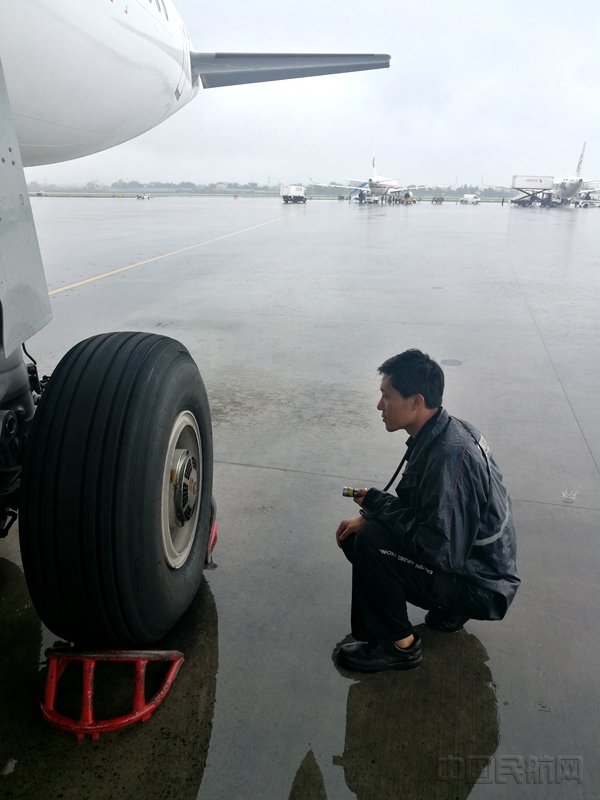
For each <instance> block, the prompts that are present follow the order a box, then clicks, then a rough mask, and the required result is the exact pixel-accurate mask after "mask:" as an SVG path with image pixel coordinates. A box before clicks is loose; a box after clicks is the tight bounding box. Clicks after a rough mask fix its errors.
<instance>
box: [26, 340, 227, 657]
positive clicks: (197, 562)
mask: <svg viewBox="0 0 600 800" xmlns="http://www.w3.org/2000/svg"><path fill="white" fill-rule="evenodd" d="M185 410H188V411H190V412H191V413H192V414H193V415H194V417H195V419H196V421H197V424H198V428H199V432H200V441H201V447H202V486H201V490H200V497H199V502H200V503H201V506H200V510H199V519H198V526H197V528H196V533H195V537H194V540H193V544H192V547H191V550H190V553H189V555H188V557H187V560H186V561H185V563H184V564H183V566H181V567H180V568H179V569H172V568H171V567H170V566H169V564H168V563H167V561H166V558H165V553H164V547H163V540H162V514H161V508H162V485H163V482H164V478H163V476H164V467H165V458H166V453H167V447H168V441H169V436H170V433H171V430H172V427H173V422H174V420H175V418H176V417H177V415H178V414H179V413H180V412H181V411H185ZM212 473H213V458H212V431H211V423H210V411H209V407H208V400H207V397H206V391H205V389H204V384H203V382H202V378H201V377H200V373H199V371H198V368H197V366H196V364H195V362H194V361H193V359H192V357H191V356H190V354H189V352H188V351H187V350H186V348H185V347H184V346H183V345H182V344H181V343H180V342H177V341H175V340H174V339H169V338H167V337H165V336H156V335H155V334H148V333H107V334H101V335H99V336H93V337H92V338H90V339H87V340H86V341H83V342H80V343H79V344H77V345H76V346H75V347H73V348H72V350H70V351H69V352H68V353H67V354H66V355H65V356H64V358H63V359H62V360H61V362H60V363H59V364H58V366H57V368H56V370H55V371H54V373H53V375H52V377H51V379H50V381H49V383H48V386H47V388H46V389H45V391H44V393H43V395H42V398H41V400H40V404H39V407H38V409H37V411H36V414H35V417H34V421H33V427H32V430H31V433H30V435H29V439H28V443H27V448H26V453H25V460H24V465H23V473H22V481H21V502H20V506H21V508H20V521H19V529H20V534H19V535H20V541H21V553H22V557H23V567H24V571H25V577H26V580H27V585H28V588H29V592H30V594H31V599H32V601H33V604H34V606H35V608H36V610H37V612H38V614H39V616H40V617H41V619H42V620H43V622H44V623H45V624H46V625H47V627H48V628H50V630H51V631H52V632H53V633H55V634H56V635H57V636H60V637H61V638H63V639H66V640H67V641H71V642H76V643H78V644H79V643H81V644H89V645H93V646H95V647H98V646H110V647H137V646H140V645H147V644H150V643H152V642H154V641H156V640H157V639H160V638H161V637H162V636H163V635H164V634H165V633H166V632H167V631H168V630H169V629H170V628H171V627H172V626H173V625H174V624H175V623H176V622H177V620H178V619H179V618H180V617H181V615H182V614H183V612H184V611H185V610H186V609H187V608H188V606H189V605H190V603H191V602H192V600H193V598H194V596H195V594H196V592H197V591H198V588H199V586H200V582H201V580H202V571H203V568H204V559H205V555H206V551H207V546H208V536H209V533H210V521H211V497H212Z"/></svg>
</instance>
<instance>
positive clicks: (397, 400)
mask: <svg viewBox="0 0 600 800" xmlns="http://www.w3.org/2000/svg"><path fill="white" fill-rule="evenodd" d="M379 388H380V389H381V400H380V401H379V402H378V403H377V410H378V411H381V417H382V419H383V421H384V423H385V429H386V430H387V431H390V432H392V431H400V430H404V429H406V427H407V426H409V425H410V424H411V423H414V421H415V416H416V407H415V406H417V407H418V406H419V403H418V401H417V403H415V399H416V398H418V397H420V396H419V395H413V396H412V397H403V396H402V395H401V394H400V392H399V391H397V390H396V389H394V387H393V386H392V382H391V381H390V379H389V378H388V376H387V375H384V376H383V378H382V380H381V384H380V386H379Z"/></svg>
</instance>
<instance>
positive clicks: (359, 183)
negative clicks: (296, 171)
mask: <svg viewBox="0 0 600 800" xmlns="http://www.w3.org/2000/svg"><path fill="white" fill-rule="evenodd" d="M372 167H373V174H372V175H371V177H370V178H367V180H366V181H365V180H360V179H349V180H348V182H347V183H345V184H344V183H313V184H312V185H313V186H320V187H325V188H328V187H329V188H334V189H346V190H348V189H349V190H350V192H349V196H350V197H352V196H353V195H355V194H358V197H359V198H361V193H362V196H363V197H373V198H382V197H389V196H390V195H392V196H393V195H399V194H402V195H403V197H404V199H405V200H407V199H412V196H413V194H412V193H413V191H415V190H419V189H449V188H450V186H452V184H448V185H446V186H440V185H439V184H436V185H435V186H432V185H431V184H423V185H420V186H415V185H413V186H401V185H400V184H399V183H398V181H397V180H395V179H394V178H383V177H381V176H379V175H376V174H375V157H374V156H373V161H372Z"/></svg>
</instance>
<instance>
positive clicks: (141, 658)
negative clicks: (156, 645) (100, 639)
mask: <svg viewBox="0 0 600 800" xmlns="http://www.w3.org/2000/svg"><path fill="white" fill-rule="evenodd" d="M46 657H47V658H48V673H47V675H46V685H45V687H44V699H43V700H42V702H41V704H40V705H41V707H42V714H43V715H44V717H45V719H47V720H48V722H51V723H52V724H53V725H56V726H57V727H58V728H61V729H62V730H64V731H71V733H74V734H75V736H77V738H78V739H83V737H84V736H85V734H86V733H89V734H91V737H92V740H93V741H96V739H97V738H98V737H99V736H100V733H101V732H102V731H114V730H117V728H124V727H126V726H127V725H131V724H132V723H134V722H138V721H139V720H141V721H142V722H145V721H146V720H147V719H149V718H150V715H151V714H152V712H153V711H154V710H155V709H156V708H158V706H159V705H160V704H161V703H162V701H163V700H164V699H165V697H166V696H167V693H168V691H169V689H170V688H171V684H172V683H173V681H174V680H175V676H176V675H177V672H178V671H179V667H180V666H181V662H182V661H183V653H180V652H179V650H103V651H98V652H97V653H93V652H89V653H85V652H77V651H75V650H46ZM70 661H81V666H82V670H83V691H82V697H81V717H80V718H79V719H71V717H65V716H63V715H62V714H59V713H58V711H55V710H54V701H55V698H56V685H57V683H58V681H59V679H60V677H61V675H62V674H63V672H64V671H65V669H66V667H67V664H68V663H69V662H70ZM96 661H133V662H134V663H135V677H134V683H133V703H132V708H131V712H130V713H129V714H124V715H123V716H121V717H113V718H112V719H102V720H97V721H96V720H94V671H95V668H96ZM149 661H170V662H171V663H170V665H169V668H168V670H167V674H166V675H165V678H164V680H163V683H162V686H161V687H160V689H159V690H158V692H157V693H156V694H155V695H154V697H153V698H152V699H151V700H149V701H147V702H146V698H145V694H144V689H145V679H146V666H147V664H148V662H149Z"/></svg>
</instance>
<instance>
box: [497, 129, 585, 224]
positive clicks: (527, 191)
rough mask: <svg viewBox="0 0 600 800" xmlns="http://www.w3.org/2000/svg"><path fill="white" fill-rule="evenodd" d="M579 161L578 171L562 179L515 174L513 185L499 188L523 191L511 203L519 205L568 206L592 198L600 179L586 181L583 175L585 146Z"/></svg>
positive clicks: (498, 187)
mask: <svg viewBox="0 0 600 800" xmlns="http://www.w3.org/2000/svg"><path fill="white" fill-rule="evenodd" d="M586 144H587V142H584V143H583V149H582V151H581V155H580V156H579V161H578V162H577V172H576V174H575V175H572V176H570V177H567V178H562V180H558V181H557V180H555V179H554V177H553V176H550V175H548V176H547V175H514V176H513V181H512V186H497V187H495V188H497V189H516V190H517V191H519V192H521V194H520V195H517V197H514V198H513V199H512V200H511V203H514V204H515V205H518V206H531V205H533V204H534V203H539V204H540V205H541V206H547V207H552V208H554V207H556V206H568V205H570V204H571V202H573V201H575V202H578V201H579V199H580V198H581V199H583V200H585V199H588V200H589V199H590V192H594V191H598V189H600V180H594V181H585V180H583V178H582V177H581V167H582V165H583V156H584V154H585V146H586Z"/></svg>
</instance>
